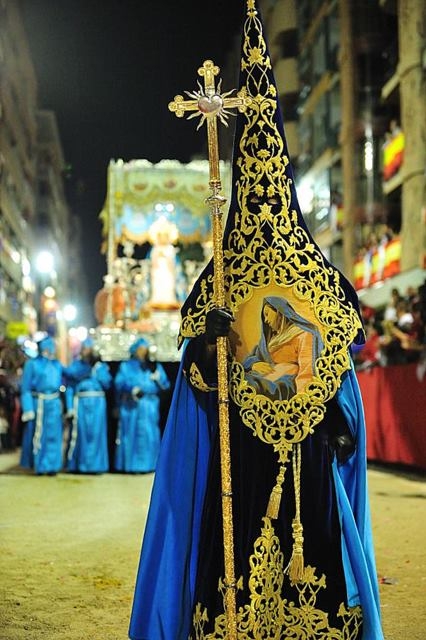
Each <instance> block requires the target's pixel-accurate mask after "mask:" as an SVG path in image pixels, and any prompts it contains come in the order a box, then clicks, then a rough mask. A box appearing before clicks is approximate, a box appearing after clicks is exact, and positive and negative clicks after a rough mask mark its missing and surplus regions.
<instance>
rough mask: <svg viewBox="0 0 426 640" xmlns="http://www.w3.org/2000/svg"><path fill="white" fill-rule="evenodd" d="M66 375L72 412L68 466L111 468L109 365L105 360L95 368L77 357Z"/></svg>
mask: <svg viewBox="0 0 426 640" xmlns="http://www.w3.org/2000/svg"><path fill="white" fill-rule="evenodd" d="M65 378H66V381H67V390H66V393H65V400H66V407H67V413H68V415H72V426H71V430H70V439H69V446H68V452H67V460H66V468H67V470H68V471H79V472H81V473H103V472H105V471H108V468H109V461H108V433H107V405H106V398H105V391H106V390H107V389H109V387H110V386H111V382H112V376H111V374H110V371H109V367H108V365H107V364H106V363H105V362H97V363H96V364H95V365H94V366H93V367H92V366H91V365H90V364H88V363H87V362H84V361H83V360H76V361H75V362H73V363H72V364H71V365H70V366H69V367H67V368H66V369H65Z"/></svg>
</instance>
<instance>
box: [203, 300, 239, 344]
mask: <svg viewBox="0 0 426 640" xmlns="http://www.w3.org/2000/svg"><path fill="white" fill-rule="evenodd" d="M233 321H234V317H233V315H232V313H231V311H230V310H229V309H225V308H223V307H217V308H215V309H211V311H209V312H208V313H207V315H206V342H207V344H216V338H219V337H224V336H225V337H226V336H227V335H228V333H229V331H230V329H231V322H233Z"/></svg>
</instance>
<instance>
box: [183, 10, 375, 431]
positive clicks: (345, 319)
mask: <svg viewBox="0 0 426 640" xmlns="http://www.w3.org/2000/svg"><path fill="white" fill-rule="evenodd" d="M239 88H240V89H245V91H246V92H247V94H248V95H249V96H250V97H251V99H252V100H251V104H250V105H249V106H248V108H247V110H246V111H245V112H244V113H239V114H238V115H237V122H236V133H235V141H234V152H233V180H232V185H233V189H232V196H231V201H230V206H229V211H228V216H227V222H226V226H225V231H224V236H223V261H224V274H225V290H226V304H227V306H228V307H230V308H231V309H232V311H233V313H234V316H235V318H236V321H235V323H234V324H233V330H234V334H235V335H234V336H233V340H232V339H231V348H232V351H233V355H234V356H235V359H236V364H235V367H234V369H233V375H235V376H237V378H238V379H239V380H240V381H243V379H244V373H243V372H242V370H241V367H240V365H241V363H243V362H244V359H245V357H246V356H247V354H248V353H250V352H251V350H252V349H253V348H255V346H256V344H257V343H258V340H259V339H260V335H259V332H260V329H259V326H260V325H259V321H258V318H259V317H260V313H261V308H262V305H263V303H264V300H265V298H267V297H270V296H275V297H282V298H283V299H285V300H286V301H287V303H288V304H289V305H290V307H291V308H292V309H293V310H294V313H295V314H298V315H299V316H301V317H303V318H304V319H305V320H306V321H307V322H309V323H311V324H312V325H313V326H315V327H316V328H317V331H318V334H319V339H320V340H321V343H322V344H323V348H322V350H321V354H320V356H319V357H318V359H317V360H316V366H315V368H314V374H315V377H314V379H313V382H312V384H311V386H310V387H309V388H308V387H307V388H306V389H307V391H308V392H309V389H311V390H312V392H313V394H315V402H314V404H315V405H318V404H319V405H322V404H323V403H324V402H325V401H327V400H328V399H329V398H330V397H332V396H333V395H334V393H335V392H336V390H337V388H338V386H339V385H340V379H341V375H342V374H343V373H344V372H345V371H346V370H348V369H349V368H350V367H351V362H350V356H349V347H350V345H351V344H352V343H353V342H354V341H355V342H359V341H362V340H363V331H362V323H361V319H360V314H359V309H358V301H357V296H356V294H355V290H354V288H353V287H352V285H351V284H350V283H349V281H348V280H347V279H346V278H345V277H344V276H343V275H342V273H340V271H339V270H338V269H337V268H335V267H334V266H333V265H332V264H330V262H328V260H327V259H326V258H325V256H324V255H323V254H322V253H321V250H320V249H319V247H318V245H317V244H316V243H315V241H314V239H313V238H312V236H311V234H310V232H309V230H308V228H307V226H306V224H305V221H304V219H303V216H302V212H301V210H300V206H299V202H298V198H297V193H296V187H295V181H294V175H293V170H292V167H291V163H290V157H289V153H288V148H287V143H286V138H285V133H284V124H283V117H282V113H281V108H280V104H279V100H278V92H277V88H276V84H275V79H274V75H273V72H272V64H271V59H270V56H269V52H268V48H267V44H266V41H265V36H264V32H263V25H262V22H261V18H260V14H259V10H258V8H257V5H256V2H255V0H247V4H246V15H245V21H244V26H243V34H242V50H241V69H240V87H239ZM213 306H214V296H213V263H212V261H211V262H210V263H209V264H208V265H207V267H206V268H205V269H204V271H203V273H202V274H201V276H200V277H199V279H198V280H197V282H196V283H195V285H194V287H193V290H192V292H191V293H190V295H189V296H188V298H187V300H186V302H185V304H184V305H183V307H182V324H181V338H185V337H193V336H196V335H199V334H202V333H203V332H204V325H205V315H206V312H207V311H208V310H209V309H210V308H212V307H213ZM325 381H327V384H325ZM242 384H243V382H242ZM236 388H238V383H237V385H236ZM241 388H242V387H241ZM319 389H320V393H318V390H319ZM234 395H235V394H234ZM234 400H235V401H236V402H237V404H240V403H244V402H246V400H247V396H244V398H240V399H239V398H237V397H234ZM317 408H318V406H317ZM293 409H294V408H293ZM297 416H298V418H297V417H296V414H294V418H295V420H296V419H303V420H304V421H305V418H306V416H305V418H303V416H302V414H301V413H300V412H299V410H298V411H297ZM319 418H320V413H318V414H317V416H316V418H315V422H317V421H318V420H319Z"/></svg>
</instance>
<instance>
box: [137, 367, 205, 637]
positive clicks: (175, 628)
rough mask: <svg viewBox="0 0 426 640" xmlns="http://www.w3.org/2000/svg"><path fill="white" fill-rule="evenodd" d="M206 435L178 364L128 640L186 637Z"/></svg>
mask: <svg viewBox="0 0 426 640" xmlns="http://www.w3.org/2000/svg"><path fill="white" fill-rule="evenodd" d="M208 395H209V396H211V395H213V394H208ZM211 436H212V433H211V432H210V430H209V424H208V420H207V413H206V410H205V408H203V407H201V406H200V405H199V404H198V403H197V402H196V400H195V397H194V393H193V391H192V389H191V388H190V387H189V385H188V384H187V382H186V379H185V376H184V375H183V373H182V364H181V367H180V370H179V373H178V376H177V381H176V386H175V390H174V395H173V399H172V404H171V408H170V412H169V418H168V421H167V425H166V429H165V432H164V436H163V441H162V446H161V451H160V456H159V459H158V464H157V471H156V475H155V481H154V486H153V490H152V496H151V504H150V509H149V514H148V520H147V523H146V528H145V535H144V540H143V545H142V552H141V558H140V564H139V570H138V574H137V580H136V587H135V594H134V602H133V610H132V614H131V620H130V628H129V637H130V638H132V640H172V639H173V640H177V639H180V638H182V640H183V639H185V640H186V639H187V638H188V635H189V632H190V627H191V618H192V604H193V598H194V589H195V580H196V571H197V562H198V555H197V550H198V541H199V536H200V523H201V515H202V508H203V503H204V494H205V487H206V480H207V469H208V461H209V454H210V443H211Z"/></svg>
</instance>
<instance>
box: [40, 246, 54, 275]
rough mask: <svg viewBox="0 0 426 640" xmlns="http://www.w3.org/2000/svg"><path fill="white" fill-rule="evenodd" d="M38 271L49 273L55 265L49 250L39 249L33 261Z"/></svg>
mask: <svg viewBox="0 0 426 640" xmlns="http://www.w3.org/2000/svg"><path fill="white" fill-rule="evenodd" d="M35 265H36V269H37V271H38V272H39V273H50V272H51V271H53V268H54V266H55V260H54V258H53V255H52V254H51V253H50V251H41V252H40V253H39V254H38V256H37V258H36V261H35Z"/></svg>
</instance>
